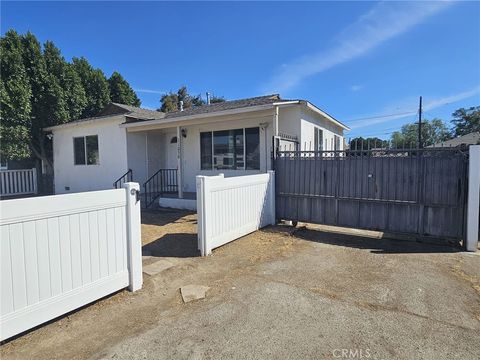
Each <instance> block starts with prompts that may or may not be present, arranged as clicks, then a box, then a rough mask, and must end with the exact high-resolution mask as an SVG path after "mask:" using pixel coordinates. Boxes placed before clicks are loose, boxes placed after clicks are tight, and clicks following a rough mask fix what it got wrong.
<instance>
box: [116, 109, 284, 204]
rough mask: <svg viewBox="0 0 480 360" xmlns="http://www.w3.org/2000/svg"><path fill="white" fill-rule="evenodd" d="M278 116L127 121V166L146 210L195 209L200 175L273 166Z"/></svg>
mask: <svg viewBox="0 0 480 360" xmlns="http://www.w3.org/2000/svg"><path fill="white" fill-rule="evenodd" d="M274 118H275V113H272V110H271V109H269V110H262V111H257V112H255V113H250V114H248V116H247V115H246V114H235V115H229V116H212V115H210V117H205V116H203V117H198V118H194V119H189V120H177V119H176V120H175V121H173V120H170V121H168V120H158V121H155V122H154V123H153V122H151V121H145V122H135V123H131V124H129V123H126V124H123V125H122V126H123V127H125V128H126V131H127V155H128V166H129V169H131V170H132V178H133V179H134V181H138V182H140V183H141V184H142V197H143V198H142V200H143V203H144V204H145V206H146V207H149V206H155V205H156V204H158V205H160V206H162V207H172V208H179V209H189V210H195V209H196V176H197V175H206V176H214V175H218V174H220V173H223V174H224V175H225V177H230V176H241V175H253V174H258V173H264V172H267V171H268V170H269V169H270V168H271V152H272V148H273V147H272V140H271V139H272V137H273V134H274V133H275V132H274V129H273V128H274V126H273V123H275V121H274Z"/></svg>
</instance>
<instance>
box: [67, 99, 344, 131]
mask: <svg viewBox="0 0 480 360" xmlns="http://www.w3.org/2000/svg"><path fill="white" fill-rule="evenodd" d="M289 101H300V102H304V103H307V101H306V100H286V99H282V98H280V95H279V94H271V95H264V96H257V97H251V98H246V99H239V100H230V101H224V102H219V103H213V104H210V105H201V106H194V107H191V108H188V109H185V110H183V111H172V112H169V113H163V112H161V111H157V110H150V109H143V108H139V107H135V106H130V105H124V104H118V103H110V104H108V105H107V106H106V107H105V108H104V109H103V110H102V111H101V112H100V113H99V114H98V116H96V117H90V118H85V119H79V120H75V121H71V122H69V123H67V124H70V123H76V122H82V121H89V120H97V119H99V120H100V119H102V118H108V117H111V116H114V115H124V116H126V117H127V120H126V122H127V123H132V122H141V121H148V120H162V119H165V120H166V119H172V118H177V117H183V116H191V115H200V114H210V113H215V112H221V111H226V110H233V109H241V108H248V107H254V106H261V105H269V104H275V103H282V102H289ZM327 115H328V114H327ZM328 116H330V115H328ZM332 119H333V117H332ZM335 121H338V120H335ZM342 125H343V124H342Z"/></svg>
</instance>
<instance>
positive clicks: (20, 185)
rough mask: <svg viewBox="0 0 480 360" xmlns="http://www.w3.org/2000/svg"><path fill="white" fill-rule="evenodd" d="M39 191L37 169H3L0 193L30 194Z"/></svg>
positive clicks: (0, 176) (2, 194)
mask: <svg viewBox="0 0 480 360" xmlns="http://www.w3.org/2000/svg"><path fill="white" fill-rule="evenodd" d="M36 193H37V169H35V168H33V169H23V170H1V171H0V195H1V196H12V195H28V194H36Z"/></svg>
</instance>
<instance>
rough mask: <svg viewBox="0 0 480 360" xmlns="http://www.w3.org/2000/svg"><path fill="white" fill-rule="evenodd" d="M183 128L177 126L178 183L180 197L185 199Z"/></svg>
mask: <svg viewBox="0 0 480 360" xmlns="http://www.w3.org/2000/svg"><path fill="white" fill-rule="evenodd" d="M182 143H183V137H182V129H181V127H180V126H177V184H178V198H179V199H183V152H182Z"/></svg>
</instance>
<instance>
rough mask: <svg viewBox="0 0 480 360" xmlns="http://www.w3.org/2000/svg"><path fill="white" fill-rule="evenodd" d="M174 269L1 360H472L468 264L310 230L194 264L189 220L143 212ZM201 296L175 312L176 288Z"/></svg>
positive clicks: (478, 341)
mask: <svg viewBox="0 0 480 360" xmlns="http://www.w3.org/2000/svg"><path fill="white" fill-rule="evenodd" d="M142 222H143V223H144V224H143V226H142V231H143V241H144V244H145V246H144V249H145V251H147V252H148V253H149V254H151V257H150V258H148V259H145V260H144V262H145V264H150V263H153V262H155V261H157V260H158V259H167V260H168V261H170V262H172V263H173V264H174V266H173V267H171V268H169V269H167V270H164V271H163V272H161V273H159V274H157V275H154V276H148V275H145V276H144V287H143V289H142V290H141V291H139V292H136V293H129V292H127V291H121V292H119V293H117V294H115V295H113V296H110V297H108V298H106V299H103V300H101V301H98V302H97V303H95V304H93V305H90V306H87V307H85V308H83V309H81V310H79V311H76V312H74V313H72V314H70V315H69V316H67V317H63V318H62V319H60V320H57V321H53V322H51V323H50V324H48V325H45V326H42V327H40V328H38V329H36V330H34V331H32V332H30V333H28V334H26V335H24V336H22V337H19V338H17V339H15V340H13V341H10V342H9V343H7V344H5V345H3V346H2V348H1V354H0V355H1V356H2V359H13V358H19V359H20V358H22V359H23V358H35V359H52V358H58V359H64V358H68V359H83V358H93V359H99V358H104V359H224V358H234V359H238V358H241V359H287V358H288V359H290V358H291V359H296V358H302V359H305V358H306V359H323V358H328V359H342V358H350V359H352V358H356V359H360V358H362V359H365V358H371V359H394V358H397V359H452V358H459V359H478V358H480V255H479V254H478V253H477V254H467V253H463V252H459V251H458V249H455V248H450V247H446V246H445V247H443V246H434V245H426V244H419V243H412V242H403V241H394V240H381V239H374V238H367V237H359V236H352V235H345V234H339V233H328V232H323V231H320V230H319V229H318V227H315V226H313V225H308V226H307V227H303V228H299V229H296V230H295V231H293V230H292V228H289V227H286V226H276V227H270V228H267V229H264V230H262V231H258V232H256V233H253V234H251V235H249V236H246V237H244V238H242V239H240V240H237V241H235V242H233V243H230V244H228V245H226V246H224V247H222V248H219V249H217V250H215V251H214V252H213V255H212V256H210V257H207V258H200V257H198V256H197V252H196V235H195V226H196V224H195V215H192V214H188V213H185V212H176V211H172V212H164V211H160V212H150V213H144V214H142ZM187 284H199V285H205V286H208V287H210V290H209V291H208V292H207V297H206V298H205V299H203V300H198V301H195V302H191V303H188V304H184V303H183V302H182V300H181V296H180V293H179V288H180V287H181V286H183V285H187Z"/></svg>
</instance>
